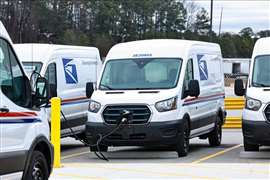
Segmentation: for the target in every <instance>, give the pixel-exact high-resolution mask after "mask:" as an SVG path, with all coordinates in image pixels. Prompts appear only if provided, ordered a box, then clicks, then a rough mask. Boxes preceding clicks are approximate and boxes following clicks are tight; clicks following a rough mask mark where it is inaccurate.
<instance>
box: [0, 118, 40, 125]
mask: <svg viewBox="0 0 270 180" xmlns="http://www.w3.org/2000/svg"><path fill="white" fill-rule="evenodd" d="M38 122H41V119H38V118H27V119H21V118H20V119H16V118H14V119H13V118H12V119H0V124H24V123H38Z"/></svg>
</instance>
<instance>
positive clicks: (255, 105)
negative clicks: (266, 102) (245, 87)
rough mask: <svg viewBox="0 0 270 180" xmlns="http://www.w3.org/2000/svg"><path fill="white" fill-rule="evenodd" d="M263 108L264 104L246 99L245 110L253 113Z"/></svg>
mask: <svg viewBox="0 0 270 180" xmlns="http://www.w3.org/2000/svg"><path fill="white" fill-rule="evenodd" d="M261 106H262V102H261V101H259V100H257V99H252V98H249V97H247V98H246V105H245V108H246V109H248V110H251V111H258V110H259V109H260V108H261Z"/></svg>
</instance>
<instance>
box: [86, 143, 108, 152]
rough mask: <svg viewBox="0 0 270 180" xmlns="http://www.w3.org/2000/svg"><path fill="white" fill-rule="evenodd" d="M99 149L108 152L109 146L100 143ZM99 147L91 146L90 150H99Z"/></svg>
mask: <svg viewBox="0 0 270 180" xmlns="http://www.w3.org/2000/svg"><path fill="white" fill-rule="evenodd" d="M98 147H99V150H100V151H101V152H107V151H108V146H105V145H99V146H98ZM98 147H97V146H90V151H91V152H98Z"/></svg>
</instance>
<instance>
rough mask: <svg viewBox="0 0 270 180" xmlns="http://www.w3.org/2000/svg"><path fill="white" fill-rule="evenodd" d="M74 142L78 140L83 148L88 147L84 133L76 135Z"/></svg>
mask: <svg viewBox="0 0 270 180" xmlns="http://www.w3.org/2000/svg"><path fill="white" fill-rule="evenodd" d="M75 139H76V140H80V141H81V142H82V143H83V144H84V145H85V146H87V145H88V140H87V138H86V135H85V133H84V132H83V133H81V134H78V135H77V136H76V137H75Z"/></svg>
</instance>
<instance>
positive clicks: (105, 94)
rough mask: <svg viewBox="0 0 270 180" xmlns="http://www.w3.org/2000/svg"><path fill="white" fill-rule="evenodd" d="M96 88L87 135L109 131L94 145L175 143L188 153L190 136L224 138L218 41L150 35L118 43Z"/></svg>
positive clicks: (216, 140) (213, 142) (90, 87)
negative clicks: (138, 39)
mask: <svg viewBox="0 0 270 180" xmlns="http://www.w3.org/2000/svg"><path fill="white" fill-rule="evenodd" d="M93 89H94V88H93V85H91V83H89V84H88V86H87V92H86V93H87V96H88V97H90V96H91V100H90V104H89V112H88V122H87V124H86V135H87V139H88V141H89V142H90V143H91V144H95V142H96V141H97V139H99V142H100V134H101V135H103V136H104V135H106V137H105V138H104V137H103V140H102V142H100V146H99V148H97V147H91V150H92V151H96V150H101V151H106V150H107V148H108V146H126V145H130V146H152V145H170V146H173V147H174V148H175V150H176V151H177V152H178V156H179V157H180V156H185V155H187V153H188V149H189V139H190V138H194V137H200V138H202V139H206V138H208V139H209V142H210V145H212V146H218V145H220V143H221V134H222V132H221V131H222V129H221V126H222V124H223V123H224V120H225V111H224V78H223V70H222V55H221V50H220V47H219V45H217V44H212V43H206V42H198V41H186V40H144V41H136V42H129V43H122V44H118V45H115V46H114V47H113V48H112V49H111V50H110V51H109V53H108V55H107V57H106V60H105V64H104V66H103V71H102V73H101V77H100V79H99V81H98V85H97V90H96V91H93ZM92 93H93V94H92ZM119 124H120V125H121V127H119V129H117V128H116V127H117V126H118V125H119ZM115 128H116V130H115ZM107 133H109V135H108V134H107Z"/></svg>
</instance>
